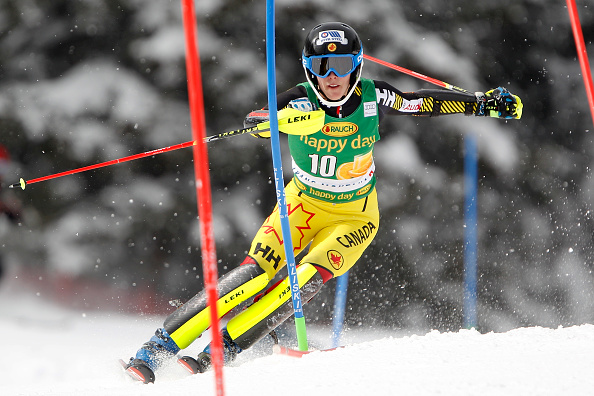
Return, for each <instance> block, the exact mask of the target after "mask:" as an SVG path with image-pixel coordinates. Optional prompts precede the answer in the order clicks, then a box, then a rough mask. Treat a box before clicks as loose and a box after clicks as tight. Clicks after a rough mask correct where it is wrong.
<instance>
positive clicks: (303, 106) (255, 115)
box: [243, 98, 318, 139]
mask: <svg viewBox="0 0 594 396" xmlns="http://www.w3.org/2000/svg"><path fill="white" fill-rule="evenodd" d="M287 107H290V108H293V109H297V110H299V111H314V110H317V109H318V107H317V106H316V105H315V104H314V103H312V102H310V101H309V99H308V98H298V99H293V100H292V101H290V102H289V104H288V105H287ZM269 116H270V114H269V112H268V109H263V110H254V111H252V112H251V113H249V114H248V115H247V116H246V117H245V119H244V120H243V127H244V128H249V127H253V126H255V125H257V124H259V123H261V122H266V121H269V119H270V117H269ZM252 136H255V137H258V138H262V139H270V132H258V133H252Z"/></svg>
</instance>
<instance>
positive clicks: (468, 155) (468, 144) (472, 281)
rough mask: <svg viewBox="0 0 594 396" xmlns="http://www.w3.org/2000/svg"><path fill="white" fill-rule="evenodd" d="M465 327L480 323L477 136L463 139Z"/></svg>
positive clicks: (468, 136) (468, 327) (467, 136)
mask: <svg viewBox="0 0 594 396" xmlns="http://www.w3.org/2000/svg"><path fill="white" fill-rule="evenodd" d="M464 143H465V155H464V193H465V194H464V195H465V197H464V201H465V202H464V207H465V209H464V221H465V229H464V230H465V232H464V236H465V243H464V327H465V328H467V329H470V328H473V327H476V325H477V291H476V290H477V285H476V283H477V272H478V271H477V250H478V235H477V233H478V214H477V212H478V210H477V201H478V150H477V144H476V139H475V137H474V136H471V135H468V134H467V135H466V136H465V138H464Z"/></svg>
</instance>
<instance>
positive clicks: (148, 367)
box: [124, 329, 180, 384]
mask: <svg viewBox="0 0 594 396" xmlns="http://www.w3.org/2000/svg"><path fill="white" fill-rule="evenodd" d="M179 351H180V348H179V347H178V346H177V344H176V343H175V341H173V340H172V339H171V337H170V336H169V334H167V332H166V331H165V329H158V330H157V331H155V335H154V336H152V337H151V339H150V340H149V341H148V342H145V343H144V344H143V345H142V347H141V348H140V349H139V350H138V352H136V356H135V357H133V358H130V362H129V363H128V364H126V365H125V366H124V369H125V370H126V373H128V375H130V377H132V378H134V379H136V380H138V381H142V382H144V383H145V384H148V383H151V382H155V371H156V370H157V369H158V368H159V367H160V366H161V365H162V364H163V362H164V361H165V360H166V359H167V358H172V357H174V356H175V355H176V354H177V353H178V352H179Z"/></svg>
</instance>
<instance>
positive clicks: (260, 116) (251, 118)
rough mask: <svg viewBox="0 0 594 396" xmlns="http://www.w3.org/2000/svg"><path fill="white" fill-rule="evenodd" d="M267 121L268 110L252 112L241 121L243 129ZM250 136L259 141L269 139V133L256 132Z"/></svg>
mask: <svg viewBox="0 0 594 396" xmlns="http://www.w3.org/2000/svg"><path fill="white" fill-rule="evenodd" d="M268 120H269V114H268V110H254V111H252V112H250V113H249V114H248V115H247V116H245V119H244V120H243V127H244V128H250V127H253V126H256V125H257V124H259V123H261V122H267V121H268ZM252 136H254V137H257V138H261V139H270V132H258V133H252Z"/></svg>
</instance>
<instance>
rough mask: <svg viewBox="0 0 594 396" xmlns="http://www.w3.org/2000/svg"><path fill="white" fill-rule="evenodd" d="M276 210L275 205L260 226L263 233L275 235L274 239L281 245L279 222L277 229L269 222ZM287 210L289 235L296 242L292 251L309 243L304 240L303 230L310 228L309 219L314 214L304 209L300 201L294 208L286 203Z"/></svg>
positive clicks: (298, 249)
mask: <svg viewBox="0 0 594 396" xmlns="http://www.w3.org/2000/svg"><path fill="white" fill-rule="evenodd" d="M277 211H278V207H276V208H275V209H274V211H273V212H272V214H271V215H270V216H268V218H267V219H266V221H265V222H264V225H263V226H262V227H264V229H265V230H264V233H265V234H270V233H273V234H274V235H275V236H276V239H277V240H278V242H279V243H280V244H281V245H282V244H283V238H282V230H281V225H280V222H279V224H277V226H278V229H277V228H275V225H274V224H271V223H272V218H273V217H275V216H274V215H275V214H276V213H275V212H277ZM287 212H288V213H289V224H290V225H291V236H292V237H293V241H296V242H294V246H293V251H300V250H301V249H303V248H304V247H305V246H306V245H307V244H308V243H309V240H305V234H304V231H305V230H311V225H310V224H309V222H310V221H311V219H313V217H314V216H315V215H316V214H315V213H313V212H308V211H307V210H305V208H304V207H303V204H302V203H299V204H298V205H297V206H295V207H294V208H293V207H292V206H291V204H287ZM296 236H299V237H298V239H297V238H296Z"/></svg>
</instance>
